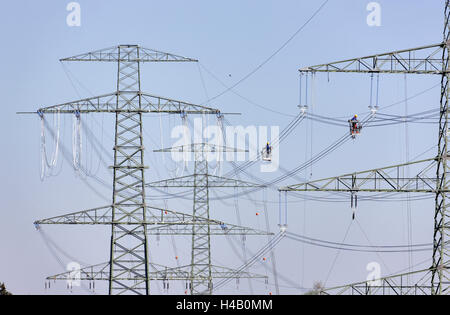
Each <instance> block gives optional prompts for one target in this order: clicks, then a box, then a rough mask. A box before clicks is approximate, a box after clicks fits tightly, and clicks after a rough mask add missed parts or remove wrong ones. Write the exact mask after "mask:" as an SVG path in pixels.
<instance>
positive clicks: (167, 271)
mask: <svg viewBox="0 0 450 315" xmlns="http://www.w3.org/2000/svg"><path fill="white" fill-rule="evenodd" d="M190 268H191V266H190V265H188V266H182V267H175V268H168V267H165V266H161V265H158V264H154V263H149V265H148V268H147V269H148V270H149V272H148V278H149V280H152V281H155V280H156V281H158V280H159V281H190V280H192V278H191V272H190ZM109 270H110V266H109V263H103V264H98V265H94V266H89V267H84V268H81V269H80V270H75V272H77V273H78V272H79V276H80V279H79V280H82V281H83V280H84V281H104V280H108V279H109V278H110V275H109ZM140 271H141V272H140V273H137V274H135V275H133V276H134V277H133V276H132V277H133V279H134V280H135V281H136V282H137V283H143V282H144V281H145V280H146V279H143V278H141V277H139V275H140V274H142V273H143V270H140ZM73 272H74V271H71V272H65V273H61V274H58V275H54V276H50V277H47V280H52V281H58V280H63V281H67V280H70V279H72V278H73ZM116 277H117V279H118V280H120V281H125V280H128V279H130V275H129V274H127V273H123V274H121V275H117V276H116ZM211 277H212V278H213V279H246V278H249V279H250V278H251V279H267V276H263V275H258V274H254V273H249V272H246V271H240V270H235V269H231V268H225V267H219V266H211ZM198 280H199V281H201V280H203V279H201V278H198ZM115 289H116V290H117V291H118V294H119V295H120V294H124V293H127V291H126V290H123V288H122V287H117V288H115ZM135 293H139V291H136V292H135Z"/></svg>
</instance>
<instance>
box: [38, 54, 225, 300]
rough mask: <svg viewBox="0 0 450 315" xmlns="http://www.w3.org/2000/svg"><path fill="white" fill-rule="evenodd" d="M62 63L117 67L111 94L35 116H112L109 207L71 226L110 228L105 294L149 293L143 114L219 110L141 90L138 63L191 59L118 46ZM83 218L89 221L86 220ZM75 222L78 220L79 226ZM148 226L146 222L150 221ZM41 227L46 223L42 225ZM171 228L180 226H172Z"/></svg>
mask: <svg viewBox="0 0 450 315" xmlns="http://www.w3.org/2000/svg"><path fill="white" fill-rule="evenodd" d="M61 61H80V62H81V61H85V62H87V61H90V62H113V63H116V64H117V87H116V91H115V92H114V93H111V94H106V95H102V96H97V97H92V98H87V99H82V100H78V101H74V102H70V103H65V104H60V105H55V106H50V107H43V108H40V109H39V110H38V111H37V112H38V114H39V115H40V116H41V119H43V117H44V115H45V114H48V113H63V114H75V115H77V118H79V117H80V115H81V114H89V113H112V114H115V117H116V119H115V145H114V165H113V166H112V167H111V168H112V170H113V194H112V204H111V205H110V206H108V207H104V208H101V211H105V210H107V211H109V212H107V213H108V214H107V219H106V217H90V215H91V214H93V213H95V214H97V211H99V210H98V209H94V210H92V211H84V212H82V213H79V214H78V215H76V216H75V217H74V216H73V215H72V214H71V215H67V216H63V218H62V219H61V220H62V221H65V220H67V219H69V221H70V220H73V221H72V222H73V223H74V224H78V223H81V224H83V222H84V221H83V220H86V219H88V220H91V221H95V222H96V223H99V222H98V220H102V219H104V221H103V222H104V223H103V224H108V225H110V226H111V246H110V260H109V263H108V268H109V273H108V281H109V294H149V293H150V291H149V290H150V284H149V281H150V279H151V276H152V274H151V273H150V269H149V268H150V267H151V265H150V264H149V258H148V257H149V252H148V251H149V249H148V241H147V226H148V225H147V222H148V221H149V218H148V217H147V216H148V211H149V210H150V209H149V207H148V206H147V204H146V195H145V181H144V170H145V169H146V168H147V167H146V166H145V165H144V144H143V134H142V131H143V123H142V116H143V114H145V113H162V112H164V113H169V114H189V113H192V114H199V113H201V114H214V115H217V114H218V113H219V110H217V109H213V108H209V107H204V106H199V105H194V104H189V103H185V102H181V101H176V100H172V99H167V98H162V97H157V96H152V95H150V94H146V93H144V92H142V90H141V64H142V63H147V62H196V60H194V59H190V58H185V57H181V56H177V55H174V54H169V53H164V52H160V51H156V50H151V49H147V48H143V47H140V46H138V45H119V46H116V47H112V48H107V49H102V50H97V51H94V52H89V53H86V54H81V55H78V56H74V57H70V58H65V59H62V60H61ZM87 217H88V218H87ZM79 219H80V221H78V220H79ZM150 221H151V220H150ZM44 222H45V221H44ZM175 223H182V222H181V221H176V222H175Z"/></svg>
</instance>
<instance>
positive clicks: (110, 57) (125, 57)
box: [60, 45, 198, 62]
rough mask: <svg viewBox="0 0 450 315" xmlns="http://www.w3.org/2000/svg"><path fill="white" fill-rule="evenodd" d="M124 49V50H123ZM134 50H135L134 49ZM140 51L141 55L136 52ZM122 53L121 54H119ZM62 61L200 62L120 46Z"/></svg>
mask: <svg viewBox="0 0 450 315" xmlns="http://www.w3.org/2000/svg"><path fill="white" fill-rule="evenodd" d="M121 48H122V49H121ZM132 48H134V49H132ZM137 50H139V55H138V54H137V53H136V51H137ZM119 51H120V52H119ZM60 61H94V62H198V60H196V59H192V58H186V57H182V56H178V55H174V54H170V53H166V52H161V51H158V50H154V49H149V48H144V47H139V46H138V45H119V46H114V47H110V48H105V49H100V50H96V51H92V52H88V53H84V54H80V55H76V56H73V57H68V58H64V59H61V60H60Z"/></svg>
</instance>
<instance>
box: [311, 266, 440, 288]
mask: <svg viewBox="0 0 450 315" xmlns="http://www.w3.org/2000/svg"><path fill="white" fill-rule="evenodd" d="M447 268H448V267H447ZM433 271H434V269H433V268H428V269H423V270H419V271H414V272H408V273H403V274H398V275H394V276H389V277H383V278H380V279H374V280H372V281H363V282H358V283H352V284H348V285H345V286H339V287H334V288H327V289H324V290H322V291H321V292H320V294H321V295H431V294H432V286H431V285H430V279H431V277H432V274H433ZM412 276H414V277H420V279H419V280H418V281H417V282H416V283H415V284H414V285H408V284H406V283H408V278H410V277H412Z"/></svg>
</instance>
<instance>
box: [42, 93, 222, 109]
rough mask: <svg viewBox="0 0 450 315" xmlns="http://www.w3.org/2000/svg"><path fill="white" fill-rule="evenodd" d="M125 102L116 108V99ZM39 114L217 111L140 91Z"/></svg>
mask: <svg viewBox="0 0 450 315" xmlns="http://www.w3.org/2000/svg"><path fill="white" fill-rule="evenodd" d="M118 97H120V98H121V99H123V100H124V101H126V104H124V105H125V106H121V107H117V98H118ZM135 101H140V102H141V106H140V107H134V106H130V104H131V103H132V102H135ZM37 112H38V113H40V114H57V113H62V114H75V113H80V114H89V113H122V114H126V113H133V114H139V113H142V114H145V113H171V114H181V113H186V114H199V113H201V114H214V115H217V114H218V113H220V111H219V110H218V109H214V108H209V107H205V106H201V105H195V104H190V103H186V102H182V101H177V100H173V99H169V98H165V97H160V96H154V95H150V94H148V93H144V92H140V91H119V92H114V93H109V94H104V95H100V96H95V97H90V98H85V99H81V100H77V101H73V102H68V103H63V104H58V105H53V106H48V107H42V108H39V109H38V110H37Z"/></svg>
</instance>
